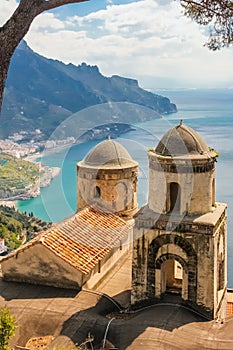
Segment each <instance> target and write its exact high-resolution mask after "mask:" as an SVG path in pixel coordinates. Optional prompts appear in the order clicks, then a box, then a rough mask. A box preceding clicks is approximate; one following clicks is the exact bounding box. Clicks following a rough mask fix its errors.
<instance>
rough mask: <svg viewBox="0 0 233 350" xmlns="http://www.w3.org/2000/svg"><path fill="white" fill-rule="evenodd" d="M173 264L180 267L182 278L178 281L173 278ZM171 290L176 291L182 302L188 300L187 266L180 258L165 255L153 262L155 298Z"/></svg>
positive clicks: (173, 255) (174, 255)
mask: <svg viewBox="0 0 233 350" xmlns="http://www.w3.org/2000/svg"><path fill="white" fill-rule="evenodd" d="M174 262H177V263H178V264H180V266H181V267H182V277H181V278H179V279H177V278H176V276H175V269H174V267H175V265H173V263H174ZM167 263H169V264H167ZM168 268H169V269H168ZM171 269H172V270H173V271H171ZM169 270H170V271H169ZM172 289H173V291H174V290H176V292H178V294H180V295H181V297H182V299H183V300H187V299H188V266H187V263H186V261H185V260H184V259H183V258H181V257H180V256H178V255H176V254H169V253H167V254H163V255H161V256H160V257H159V258H158V259H157V260H156V262H155V296H158V297H160V296H161V295H162V294H163V293H166V292H167V291H168V290H172ZM179 290H180V293H179Z"/></svg>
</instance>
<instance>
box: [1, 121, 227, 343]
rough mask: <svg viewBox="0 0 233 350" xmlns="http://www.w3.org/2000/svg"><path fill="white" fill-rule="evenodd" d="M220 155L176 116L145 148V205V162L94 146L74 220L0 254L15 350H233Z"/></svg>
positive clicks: (115, 148) (80, 168)
mask: <svg viewBox="0 0 233 350" xmlns="http://www.w3.org/2000/svg"><path fill="white" fill-rule="evenodd" d="M217 156H218V154H217V152H216V151H214V150H213V149H210V148H209V147H208V146H207V145H206V143H205V141H204V140H203V138H202V137H201V136H200V135H199V134H198V133H197V132H196V131H194V130H193V129H191V128H190V127H188V126H186V125H184V124H183V122H182V120H181V121H180V124H178V125H176V126H175V127H172V128H171V129H170V130H168V131H167V132H166V133H165V135H164V136H163V137H162V138H161V140H160V141H159V143H158V144H157V145H156V147H155V148H154V149H153V150H152V149H150V150H149V151H148V161H149V169H150V172H149V195H148V202H147V203H146V205H144V206H143V207H141V208H138V202H137V191H138V187H137V186H138V185H137V177H138V163H137V162H135V161H134V160H133V159H132V157H131V156H130V154H129V153H128V151H127V150H126V149H125V148H124V147H123V146H121V144H119V143H118V142H116V141H113V140H110V139H109V140H105V141H102V142H100V143H99V144H97V146H95V147H94V148H93V149H92V150H91V151H90V152H89V154H88V155H87V156H86V157H85V158H84V159H83V160H82V161H80V162H79V163H78V164H77V184H78V186H77V211H76V213H75V214H74V215H73V216H71V217H69V218H67V219H65V220H63V221H62V222H60V223H58V224H54V225H53V226H52V227H51V228H49V229H48V230H46V231H44V232H40V233H39V234H38V235H37V236H36V237H35V238H34V239H32V240H31V241H29V242H27V243H25V244H23V245H22V246H21V247H19V248H18V249H17V250H14V251H12V252H11V253H10V254H8V255H6V256H5V257H3V258H2V259H1V269H2V279H1V281H0V295H1V300H0V305H2V306H3V305H4V304H6V305H7V306H8V307H9V309H10V310H11V311H12V313H13V314H14V315H15V316H16V320H17V322H18V324H19V329H17V330H16V335H15V337H14V338H13V339H12V346H14V348H15V349H37V348H40V349H41V348H44V349H53V348H54V347H55V346H56V345H63V346H64V347H65V348H68V347H69V346H74V345H75V344H78V345H80V348H81V349H89V348H90V349H91V348H93V349H122V350H123V349H137V350H139V349H145V347H146V348H147V349H151V350H152V349H155V344H159V346H158V349H165V348H166V349H175V348H177V344H179V346H182V348H183V349H196V348H200V349H201V348H206V349H211V348H216V349H217V348H218V349H232V344H233V338H232V331H231V328H232V322H233V318H232V317H231V315H232V311H233V310H232V301H231V293H230V291H228V289H227V265H226V263H227V240H226V235H227V232H226V204H224V203H217V202H216V200H215V164H216V157H217ZM203 194H204V195H203ZM12 286H14V288H13V290H12V288H11V287H12ZM171 315H172V317H171ZM29 322H30V327H28V326H27V325H28V323H29Z"/></svg>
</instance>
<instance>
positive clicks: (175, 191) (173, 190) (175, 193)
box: [169, 182, 181, 213]
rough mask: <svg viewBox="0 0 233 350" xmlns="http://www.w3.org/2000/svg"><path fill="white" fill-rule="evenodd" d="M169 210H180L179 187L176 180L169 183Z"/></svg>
mask: <svg viewBox="0 0 233 350" xmlns="http://www.w3.org/2000/svg"><path fill="white" fill-rule="evenodd" d="M169 192H170V211H174V212H177V213H179V212H180V204H181V198H180V197H181V196H180V195H181V189H180V185H179V184H178V183H176V182H171V183H170V191H169Z"/></svg>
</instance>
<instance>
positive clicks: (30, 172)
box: [0, 153, 39, 199]
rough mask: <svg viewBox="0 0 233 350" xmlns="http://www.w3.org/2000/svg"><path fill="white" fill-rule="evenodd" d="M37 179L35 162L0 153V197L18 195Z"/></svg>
mask: <svg viewBox="0 0 233 350" xmlns="http://www.w3.org/2000/svg"><path fill="white" fill-rule="evenodd" d="M38 179H39V168H38V165H37V164H35V163H32V162H28V161H25V160H22V159H19V158H15V157H12V156H9V155H6V154H3V153H0V198H4V199H5V198H10V197H14V196H19V195H21V194H22V193H25V189H28V190H29V189H30V188H32V187H33V186H34V185H36V183H37V181H38Z"/></svg>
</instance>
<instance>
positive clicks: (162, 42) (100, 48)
mask: <svg viewBox="0 0 233 350" xmlns="http://www.w3.org/2000/svg"><path fill="white" fill-rule="evenodd" d="M16 6H17V3H16V0H1V1H0V24H3V23H4V22H5V21H6V20H7V18H9V16H10V15H11V13H12V12H13V10H14V8H15V7H16ZM25 39H26V41H27V43H28V44H29V46H30V47H31V48H32V49H33V50H34V51H36V52H38V53H39V54H41V55H43V56H46V57H48V58H53V59H58V60H60V61H63V62H64V63H67V64H68V63H70V62H71V63H73V64H75V65H78V64H80V63H82V62H86V63H88V64H91V65H98V67H99V69H100V71H101V72H102V73H103V74H104V75H107V76H111V75H113V74H118V75H121V76H125V77H131V78H135V79H138V80H139V84H140V85H141V86H142V87H144V88H151V89H156V88H176V87H179V88H180V87H233V83H232V82H233V69H232V57H233V55H232V54H233V49H232V48H231V49H223V50H221V51H220V52H211V51H209V50H208V49H207V48H205V47H203V44H204V42H205V41H206V40H207V36H206V29H205V28H202V27H200V26H198V25H197V24H196V23H194V22H192V21H191V20H190V19H188V18H186V17H185V16H184V15H183V14H182V8H181V6H180V3H179V1H174V0H137V1H134V0H125V1H123V0H106V1H103V0H90V1H88V2H83V3H80V4H71V5H66V6H62V7H60V8H57V9H55V10H53V11H49V12H45V13H43V14H41V15H40V16H38V17H37V18H36V19H35V20H34V22H33V24H32V26H31V28H30V30H29V32H28V34H27V35H26V37H25Z"/></svg>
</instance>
